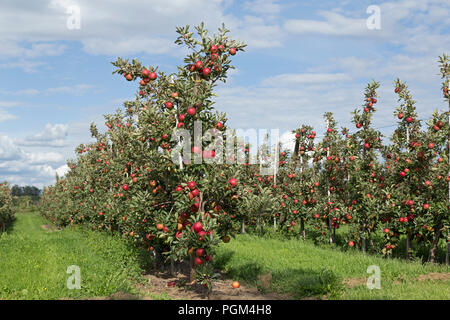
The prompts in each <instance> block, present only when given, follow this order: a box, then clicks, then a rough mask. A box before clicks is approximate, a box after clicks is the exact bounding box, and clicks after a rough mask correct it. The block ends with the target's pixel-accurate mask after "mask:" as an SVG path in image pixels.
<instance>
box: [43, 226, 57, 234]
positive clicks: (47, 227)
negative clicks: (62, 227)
mask: <svg viewBox="0 0 450 320" xmlns="http://www.w3.org/2000/svg"><path fill="white" fill-rule="evenodd" d="M41 229H42V230H45V231H48V232H53V231H57V230H58V228H57V227H55V226H53V225H51V224H43V225H41Z"/></svg>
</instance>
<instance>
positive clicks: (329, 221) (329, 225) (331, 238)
mask: <svg viewBox="0 0 450 320" xmlns="http://www.w3.org/2000/svg"><path fill="white" fill-rule="evenodd" d="M328 229H329V230H330V243H334V239H333V238H334V236H333V227H332V226H331V219H330V218H328Z"/></svg>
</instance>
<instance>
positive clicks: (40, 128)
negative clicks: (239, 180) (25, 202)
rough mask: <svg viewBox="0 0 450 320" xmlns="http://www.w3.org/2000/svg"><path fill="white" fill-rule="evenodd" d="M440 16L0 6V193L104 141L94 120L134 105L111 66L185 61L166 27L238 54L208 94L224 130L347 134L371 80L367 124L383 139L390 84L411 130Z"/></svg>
mask: <svg viewBox="0 0 450 320" xmlns="http://www.w3.org/2000/svg"><path fill="white" fill-rule="evenodd" d="M106 4H107V6H106ZM370 5H376V6H378V7H379V9H380V23H381V29H376V30H370V29H369V28H367V25H366V20H367V18H368V17H369V16H370V15H371V14H368V13H367V12H366V10H367V8H368V7H369V6H370ZM71 6H77V7H78V8H80V18H81V20H80V21H81V26H80V29H72V30H71V29H69V28H67V19H68V18H69V16H70V14H68V12H67V9H68V8H70V7H71ZM449 16H450V0H439V1H438V0H434V1H432V0H429V1H427V0H399V1H375V0H373V1H365V0H359V1H336V0H333V1H281V0H280V1H276V0H248V1H245V0H243V1H237V0H189V1H188V0H147V1H145V0H140V1H135V0H128V1H118V0H110V1H108V2H105V1H94V0H91V1H87V0H35V1H32V2H30V1H26V0H16V1H2V3H1V4H0V71H1V73H2V77H1V78H0V181H1V180H8V181H9V182H11V183H13V184H15V183H17V184H19V185H26V184H33V185H36V186H38V187H42V186H44V185H48V184H52V183H54V179H55V173H56V172H58V173H60V174H62V173H64V172H65V170H66V166H65V161H66V159H67V158H73V157H75V154H74V151H73V150H74V148H75V147H76V146H77V145H79V144H80V143H85V142H88V141H89V138H90V137H89V130H88V128H89V124H90V122H92V121H93V122H96V123H97V124H99V127H101V128H103V123H104V122H103V116H102V115H103V114H106V113H113V112H114V110H116V109H117V108H118V107H120V106H121V104H122V102H123V101H125V100H128V99H133V97H134V95H135V92H136V89H137V86H136V83H129V82H126V81H124V80H123V78H122V77H119V76H117V75H114V76H113V75H112V74H111V72H112V71H113V66H112V65H111V64H110V62H111V61H113V60H115V59H116V57H118V56H121V57H123V58H138V59H140V60H141V61H142V62H143V63H144V64H146V65H154V66H159V68H160V69H162V70H164V71H166V72H173V71H175V70H176V66H177V65H179V64H182V62H183V61H182V60H183V56H184V54H185V51H183V49H182V48H181V47H177V46H176V45H175V44H174V40H175V38H176V33H175V28H176V27H177V26H182V25H186V24H190V25H191V26H192V25H197V24H199V23H200V22H201V21H204V22H205V24H206V27H207V29H208V30H210V31H214V30H216V28H217V27H218V26H219V25H220V24H221V23H222V22H224V23H225V24H226V25H227V27H228V28H229V29H230V30H231V36H232V37H233V38H236V39H240V40H242V41H244V42H246V43H247V44H248V47H247V49H246V52H245V53H239V54H238V55H236V56H235V57H234V60H233V64H234V65H235V66H236V70H234V71H233V72H232V73H231V74H230V78H229V81H228V82H227V83H226V84H221V85H220V86H219V87H218V88H217V94H218V97H217V99H216V108H217V109H218V110H220V111H221V112H226V113H227V115H228V118H229V122H228V123H229V125H231V126H233V127H234V128H242V129H248V128H261V129H272V128H278V129H279V130H280V133H284V132H288V131H290V130H292V129H294V128H296V127H298V126H300V125H301V124H303V123H306V124H310V125H313V126H314V127H315V128H316V129H317V130H316V131H318V133H319V135H320V134H321V133H322V132H323V131H324V123H323V118H322V115H323V113H324V112H326V111H331V112H334V113H335V117H336V119H337V120H338V122H339V125H340V126H347V127H349V128H351V129H352V130H353V126H351V125H350V117H351V115H350V112H351V111H353V110H354V109H355V108H358V107H359V106H360V105H361V101H362V95H363V90H364V87H365V86H366V84H367V83H368V82H370V81H371V80H372V79H375V80H377V81H380V83H381V87H380V89H379V95H380V98H379V103H378V104H377V107H378V112H377V113H376V116H375V119H374V125H375V127H378V128H380V131H382V132H383V133H384V134H385V135H387V136H388V135H389V134H390V132H391V131H392V129H393V128H394V126H395V123H396V120H395V119H394V117H393V115H392V112H393V110H394V108H395V106H396V105H397V103H396V97H395V95H394V93H393V87H392V82H393V81H394V80H395V79H396V78H397V77H400V78H401V79H402V80H403V81H406V82H407V84H408V85H409V87H410V89H411V91H412V93H413V96H414V98H415V99H416V101H417V109H418V112H419V115H420V118H421V119H427V118H428V117H429V116H430V114H431V112H432V111H433V110H434V109H440V110H442V109H445V108H446V105H445V103H444V101H443V100H442V96H441V92H440V78H439V76H438V71H439V70H438V65H437V58H438V55H441V54H442V53H444V52H445V53H447V54H449V53H450V19H449ZM289 139H290V136H289V134H285V135H284V136H283V141H285V142H289ZM287 145H288V146H289V144H287Z"/></svg>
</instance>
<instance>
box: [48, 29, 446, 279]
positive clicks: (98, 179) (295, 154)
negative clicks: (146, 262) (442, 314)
mask: <svg viewBox="0 0 450 320" xmlns="http://www.w3.org/2000/svg"><path fill="white" fill-rule="evenodd" d="M195 29H196V35H197V36H195V37H194V33H193V32H191V31H190V30H189V26H186V27H181V28H177V33H178V34H179V37H178V38H177V40H176V43H177V44H180V45H182V44H183V45H185V46H186V47H187V48H188V49H189V50H190V52H191V53H190V54H189V55H187V57H186V58H185V60H184V62H185V63H184V65H182V66H180V67H178V71H177V73H173V74H166V73H164V72H162V71H160V70H158V69H157V68H155V67H152V66H143V65H142V64H141V63H140V62H139V61H137V60H133V61H131V62H129V61H128V60H122V59H120V58H119V59H118V60H117V61H115V62H114V63H113V65H114V66H115V67H116V68H117V69H116V70H115V73H118V74H120V75H122V76H124V78H125V79H126V80H128V81H138V83H139V88H138V93H137V96H136V99H135V100H134V101H128V102H125V103H124V108H123V109H119V110H117V112H116V113H114V114H110V115H106V116H105V120H106V121H105V124H106V127H107V130H106V132H104V133H100V131H99V130H98V129H97V128H96V126H95V125H91V134H92V137H93V142H91V143H89V144H83V145H80V146H79V147H78V148H77V150H76V152H77V153H78V156H77V159H76V160H73V161H69V162H68V165H69V168H70V170H69V172H68V173H67V174H66V175H65V176H64V177H62V178H60V179H58V181H57V183H56V184H55V185H54V186H50V187H47V188H45V189H44V192H43V197H42V200H41V204H42V205H41V211H42V214H43V215H45V216H46V217H47V218H48V219H50V220H51V221H53V223H55V224H57V225H60V226H66V225H73V224H83V225H87V226H89V227H90V228H92V229H96V230H109V231H114V232H120V233H121V234H123V235H124V236H127V237H129V238H130V239H133V240H134V241H135V242H136V243H137V244H139V245H141V246H142V247H144V248H145V249H146V250H150V251H151V252H152V253H153V254H154V255H155V257H156V258H158V259H159V258H164V259H165V260H166V261H171V262H177V261H178V262H181V261H189V263H190V266H191V279H194V278H195V277H196V276H197V278H198V279H199V280H200V281H202V282H203V283H204V284H205V285H207V286H208V285H209V284H210V280H211V279H210V277H211V276H212V271H211V270H212V269H211V261H212V260H213V259H214V250H215V248H216V247H217V245H218V244H219V243H220V242H222V241H223V242H228V241H229V240H230V236H232V235H233V234H235V233H236V232H239V231H240V232H245V231H246V230H247V231H248V230H252V229H253V230H255V231H257V232H262V230H264V229H267V228H268V227H269V226H270V227H271V226H272V224H273V227H274V229H275V230H277V232H278V233H281V234H285V235H296V236H298V237H301V238H303V239H306V238H312V239H314V240H315V241H317V242H326V243H333V244H336V243H338V242H339V241H338V240H339V239H338V238H339V236H340V232H339V231H337V230H338V229H339V228H340V227H341V226H343V225H346V226H345V228H347V229H348V231H347V232H346V233H345V247H353V248H360V249H361V250H363V251H364V252H377V253H382V254H385V255H391V254H392V253H393V252H395V251H398V250H399V247H400V246H399V244H400V240H401V239H406V250H405V251H402V252H404V255H406V257H410V255H411V253H412V248H413V246H414V244H417V243H420V244H423V245H425V246H428V248H429V260H430V261H434V260H435V256H436V250H437V245H438V242H439V240H440V239H442V238H444V239H446V238H448V234H449V214H448V213H449V195H448V190H449V180H450V177H449V153H448V149H449V145H448V141H449V123H448V112H441V113H439V112H435V113H434V114H433V117H432V118H431V119H429V120H428V121H427V122H426V123H424V124H422V123H420V121H419V118H418V115H417V114H416V111H415V102H414V100H413V99H412V96H411V94H410V92H409V91H408V88H407V86H406V84H405V83H403V82H401V81H400V80H397V81H396V82H395V92H396V93H397V94H398V99H399V106H398V108H397V109H396V110H395V112H394V116H395V117H396V118H397V120H398V127H397V129H396V130H395V132H394V135H393V136H392V137H391V139H390V141H389V140H384V139H385V137H383V136H382V135H381V133H380V132H378V131H376V130H375V129H374V128H373V124H372V117H373V114H374V112H376V104H377V99H378V96H377V89H378V87H379V84H378V83H377V82H372V83H370V84H369V85H368V86H367V88H366V90H365V93H364V99H363V101H362V106H361V108H359V109H357V110H355V111H354V113H353V118H352V122H353V123H354V125H355V129H354V130H353V131H352V132H351V131H350V130H349V129H347V128H341V129H338V128H337V123H336V122H335V120H334V118H333V115H332V114H331V113H326V114H325V115H324V117H325V119H324V120H325V121H326V123H327V130H326V133H325V137H324V138H323V139H322V140H321V141H318V142H316V132H315V131H314V130H313V128H312V127H311V126H308V125H306V124H305V125H302V126H301V127H300V128H298V129H296V130H294V134H295V148H294V150H293V151H292V150H281V149H279V150H277V151H276V153H277V157H276V158H277V160H276V161H277V162H278V164H279V165H278V169H277V170H276V171H274V172H273V174H262V173H261V165H260V164H258V163H253V162H252V161H250V159H251V155H250V153H249V147H251V146H249V145H248V144H247V145H244V146H243V151H244V158H243V161H237V162H236V161H230V162H228V161H222V162H223V163H222V162H220V163H218V162H217V161H215V160H217V159H223V157H222V156H223V152H222V151H223V150H220V149H219V148H213V147H211V146H212V143H211V142H212V141H215V142H223V144H226V143H228V142H229V141H232V142H233V143H234V139H232V137H231V136H227V135H228V134H229V131H228V130H227V125H226V121H227V118H226V115H225V114H221V113H218V112H216V111H215V110H214V108H213V100H212V99H213V96H214V94H213V89H214V87H215V86H216V84H217V83H218V81H223V82H225V80H226V77H227V71H228V70H229V69H230V68H233V66H232V65H231V60H230V59H231V57H232V56H234V55H235V54H236V53H237V52H239V51H243V49H244V48H245V45H244V44H243V43H241V42H238V41H235V40H232V39H230V38H229V37H228V36H227V33H228V30H227V29H226V28H225V27H224V26H223V27H222V28H220V29H219V32H218V33H217V34H215V35H213V36H208V33H207V30H205V29H204V27H203V24H202V25H200V26H198V27H196V28H195ZM440 63H441V73H442V77H443V85H442V90H443V94H444V99H446V101H447V102H448V101H449V93H448V90H447V89H446V88H448V83H449V74H450V71H449V61H448V57H447V56H445V55H444V56H443V57H441V61H440ZM198 122H201V124H202V127H203V131H202V132H201V133H202V134H203V139H202V141H200V142H198V141H194V142H193V144H192V146H191V145H188V144H187V142H188V141H189V140H190V137H194V136H195V132H196V130H198V128H197V127H196V123H198ZM174 129H185V130H187V132H188V133H189V136H176V137H175V138H173V137H172V133H173V132H174ZM207 129H209V130H207ZM206 130H207V132H206ZM188 138H189V139H188ZM194 140H195V139H194ZM223 144H222V145H223ZM186 145H188V151H189V152H185V151H183V152H182V153H181V154H182V155H181V154H180V157H178V158H173V157H172V155H173V152H172V151H173V150H174V149H176V148H179V147H181V146H186ZM218 145H219V144H218ZM263 153H264V152H263V150H259V152H258V154H257V156H258V157H262V155H263ZM186 156H188V158H189V160H186V159H185V157H186ZM181 157H183V159H181ZM231 160H236V159H231ZM241 160H242V159H241ZM242 162H243V163H242ZM380 238H381V239H382V240H381V242H380ZM402 250H403V249H402Z"/></svg>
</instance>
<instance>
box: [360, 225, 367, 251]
mask: <svg viewBox="0 0 450 320" xmlns="http://www.w3.org/2000/svg"><path fill="white" fill-rule="evenodd" d="M361 244H362V251H363V253H366V249H367V248H366V229H365V228H364V229H363V235H362V238H361Z"/></svg>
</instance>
